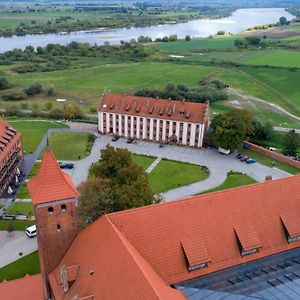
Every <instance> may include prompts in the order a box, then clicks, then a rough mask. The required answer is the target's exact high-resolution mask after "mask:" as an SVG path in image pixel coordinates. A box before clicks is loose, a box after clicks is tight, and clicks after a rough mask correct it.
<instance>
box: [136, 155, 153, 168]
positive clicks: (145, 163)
mask: <svg viewBox="0 0 300 300" xmlns="http://www.w3.org/2000/svg"><path fill="white" fill-rule="evenodd" d="M131 157H132V160H133V161H134V162H135V163H136V164H137V165H139V166H141V167H142V168H143V169H144V170H147V168H148V167H149V166H150V165H151V164H152V163H153V162H154V161H155V157H149V156H145V155H137V154H132V155H131Z"/></svg>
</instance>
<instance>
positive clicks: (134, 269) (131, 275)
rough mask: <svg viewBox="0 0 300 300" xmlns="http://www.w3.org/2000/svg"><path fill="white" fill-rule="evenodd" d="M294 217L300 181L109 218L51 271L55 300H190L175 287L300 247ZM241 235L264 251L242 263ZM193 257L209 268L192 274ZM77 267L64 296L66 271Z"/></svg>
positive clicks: (100, 221)
mask: <svg viewBox="0 0 300 300" xmlns="http://www.w3.org/2000/svg"><path fill="white" fill-rule="evenodd" d="M290 211H293V212H295V215H296V216H297V217H300V175H298V176H293V177H288V178H284V179H279V180H274V181H269V182H264V183H260V184H254V185H250V186H245V187H240V188H235V189H231V190H226V191H220V192H215V193H210V194H206V195H199V196H195V197H191V198H188V199H183V200H178V201H174V202H169V203H164V204H159V205H153V206H147V207H143V208H138V209H133V210H128V211H123V212H119V213H114V214H109V215H107V216H103V217H102V218H100V219H98V220H97V221H96V222H95V223H94V224H92V225H90V226H89V227H88V228H86V229H85V230H84V231H82V232H81V233H80V234H79V235H78V236H77V237H76V238H75V240H74V242H73V243H72V245H71V246H70V248H69V249H68V251H67V253H66V255H65V256H64V258H63V259H62V261H61V263H60V264H59V265H58V266H57V268H56V269H55V271H54V272H53V273H51V275H50V282H51V286H52V288H53V290H54V294H55V299H57V300H58V299H72V297H73V296H75V295H77V296H78V297H85V296H88V295H94V296H95V299H106V298H109V299H183V296H182V294H180V293H179V292H176V291H174V290H173V289H172V288H170V287H168V286H169V285H171V284H174V283H178V282H182V281H185V280H188V279H191V278H195V277H198V276H202V275H205V274H208V273H212V272H215V271H218V270H221V269H224V268H228V267H231V266H235V265H239V264H242V263H246V262H249V261H252V260H256V259H259V258H262V257H265V256H268V255H272V254H275V253H278V252H282V251H285V250H288V249H292V248H296V247H299V246H300V241H296V242H293V243H290V244H288V242H287V239H286V236H285V233H284V228H283V225H282V222H281V219H280V216H282V215H285V214H288V213H289V212H290ZM288 218H289V217H288ZM236 232H237V234H238V237H239V239H240V241H241V243H242V244H243V247H245V248H246V249H248V250H249V249H250V250H251V249H252V247H261V248H260V249H259V252H258V253H254V254H251V255H246V256H243V257H242V256H241V253H240V249H239V246H238V240H237V235H236ZM244 250H245V249H244ZM186 258H187V260H188V261H189V262H190V264H193V265H194V264H200V263H203V262H206V261H209V263H208V267H205V268H202V269H197V270H194V271H192V272H188V270H187V261H186ZM75 264H79V265H80V270H79V273H78V277H77V279H76V280H75V282H74V284H73V285H72V286H71V288H70V290H69V291H68V292H67V294H66V295H65V296H64V297H63V294H62V289H61V285H60V268H61V266H63V265H65V266H72V265H75ZM91 271H93V272H92V273H93V275H90V274H91V273H90V272H91Z"/></svg>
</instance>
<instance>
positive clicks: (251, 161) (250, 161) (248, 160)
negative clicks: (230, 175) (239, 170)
mask: <svg viewBox="0 0 300 300" xmlns="http://www.w3.org/2000/svg"><path fill="white" fill-rule="evenodd" d="M246 163H247V164H255V163H256V160H255V159H253V158H249V159H247V160H246Z"/></svg>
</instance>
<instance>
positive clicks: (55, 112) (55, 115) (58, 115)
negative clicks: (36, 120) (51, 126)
mask: <svg viewBox="0 0 300 300" xmlns="http://www.w3.org/2000/svg"><path fill="white" fill-rule="evenodd" d="M49 117H50V118H51V119H57V120H59V119H63V118H64V112H63V111H62V110H61V109H58V108H55V109H52V110H51V111H50V113H49Z"/></svg>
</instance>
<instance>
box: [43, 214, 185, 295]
mask: <svg viewBox="0 0 300 300" xmlns="http://www.w3.org/2000/svg"><path fill="white" fill-rule="evenodd" d="M149 246H150V245H149ZM75 262H76V264H79V265H80V270H79V273H78V276H77V279H76V280H75V282H74V283H73V285H72V286H71V288H70V290H69V291H68V292H67V293H66V294H65V295H64V294H63V292H62V288H61V274H60V270H61V267H62V266H63V265H65V266H70V265H73V264H74V263H75ZM49 278H50V284H51V287H52V289H53V292H54V296H55V299H56V300H59V299H74V298H73V297H75V296H77V297H79V298H80V299H81V298H82V299H85V298H84V297H87V296H89V295H94V297H95V299H110V300H114V299H116V300H119V299H128V300H134V299H136V300H151V299H166V300H169V299H174V300H176V299H178V300H179V299H184V297H183V295H182V293H181V292H179V291H177V290H175V289H172V288H170V287H169V286H168V285H167V284H166V283H165V282H164V281H163V280H162V279H161V278H160V277H159V275H158V274H157V273H156V272H155V271H154V270H153V269H152V268H151V266H150V265H149V264H148V263H147V261H146V260H145V259H144V258H143V257H142V256H141V255H140V254H139V252H138V251H137V249H135V248H134V247H133V246H132V245H131V244H130V243H129V241H128V240H127V239H126V238H125V237H124V236H123V235H122V234H121V233H120V231H119V230H118V229H117V228H116V227H115V226H114V225H113V224H112V223H111V221H110V220H109V218H108V217H107V216H104V217H102V218H100V219H99V220H98V221H97V222H95V223H93V224H92V225H90V226H89V227H88V228H86V229H85V230H84V231H82V232H81V233H79V235H78V236H77V238H76V239H75V240H74V242H73V243H72V245H71V247H70V248H69V249H68V251H67V253H66V255H65V257H64V258H63V260H62V262H61V263H60V264H59V265H58V266H57V267H56V269H55V270H54V272H52V273H51V274H50V276H49Z"/></svg>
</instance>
